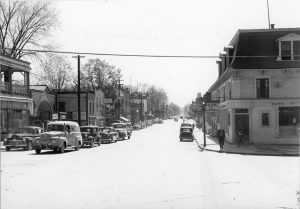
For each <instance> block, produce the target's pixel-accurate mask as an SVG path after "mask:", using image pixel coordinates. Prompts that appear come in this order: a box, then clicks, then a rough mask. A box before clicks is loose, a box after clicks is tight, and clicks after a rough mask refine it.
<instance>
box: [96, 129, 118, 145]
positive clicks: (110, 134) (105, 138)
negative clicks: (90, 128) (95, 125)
mask: <svg viewBox="0 0 300 209" xmlns="http://www.w3.org/2000/svg"><path fill="white" fill-rule="evenodd" d="M100 135H101V141H102V143H106V142H108V143H112V142H117V141H118V140H119V133H118V132H116V131H115V129H114V128H113V127H100Z"/></svg>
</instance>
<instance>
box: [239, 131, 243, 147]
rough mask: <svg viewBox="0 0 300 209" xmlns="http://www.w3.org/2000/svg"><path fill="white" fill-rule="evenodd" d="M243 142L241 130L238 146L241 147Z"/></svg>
mask: <svg viewBox="0 0 300 209" xmlns="http://www.w3.org/2000/svg"><path fill="white" fill-rule="evenodd" d="M242 144H243V132H242V131H241V130H240V131H239V132H238V146H239V147H240V146H241V145H242Z"/></svg>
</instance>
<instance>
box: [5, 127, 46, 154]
mask: <svg viewBox="0 0 300 209" xmlns="http://www.w3.org/2000/svg"><path fill="white" fill-rule="evenodd" d="M41 133H42V128H41V127H36V126H24V127H21V128H18V129H17V130H16V131H15V132H14V133H13V134H12V135H11V136H10V137H7V138H5V139H4V146H5V149H6V150H7V151H10V150H11V149H14V148H23V149H24V150H31V149H32V140H33V138H34V137H39V136H40V135H41Z"/></svg>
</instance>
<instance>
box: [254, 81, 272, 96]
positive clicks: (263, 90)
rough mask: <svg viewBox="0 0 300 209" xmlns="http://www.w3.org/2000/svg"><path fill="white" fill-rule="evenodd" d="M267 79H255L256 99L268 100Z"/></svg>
mask: <svg viewBox="0 0 300 209" xmlns="http://www.w3.org/2000/svg"><path fill="white" fill-rule="evenodd" d="M269 88H270V87H269V78H257V79H256V97H257V98H269V96H270V95H269V92H270V90H269Z"/></svg>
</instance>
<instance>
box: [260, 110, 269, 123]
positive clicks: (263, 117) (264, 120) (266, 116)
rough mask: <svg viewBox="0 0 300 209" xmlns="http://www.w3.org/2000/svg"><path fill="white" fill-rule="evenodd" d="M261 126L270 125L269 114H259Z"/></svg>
mask: <svg viewBox="0 0 300 209" xmlns="http://www.w3.org/2000/svg"><path fill="white" fill-rule="evenodd" d="M261 125H262V126H269V125H270V114H269V113H262V114H261Z"/></svg>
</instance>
